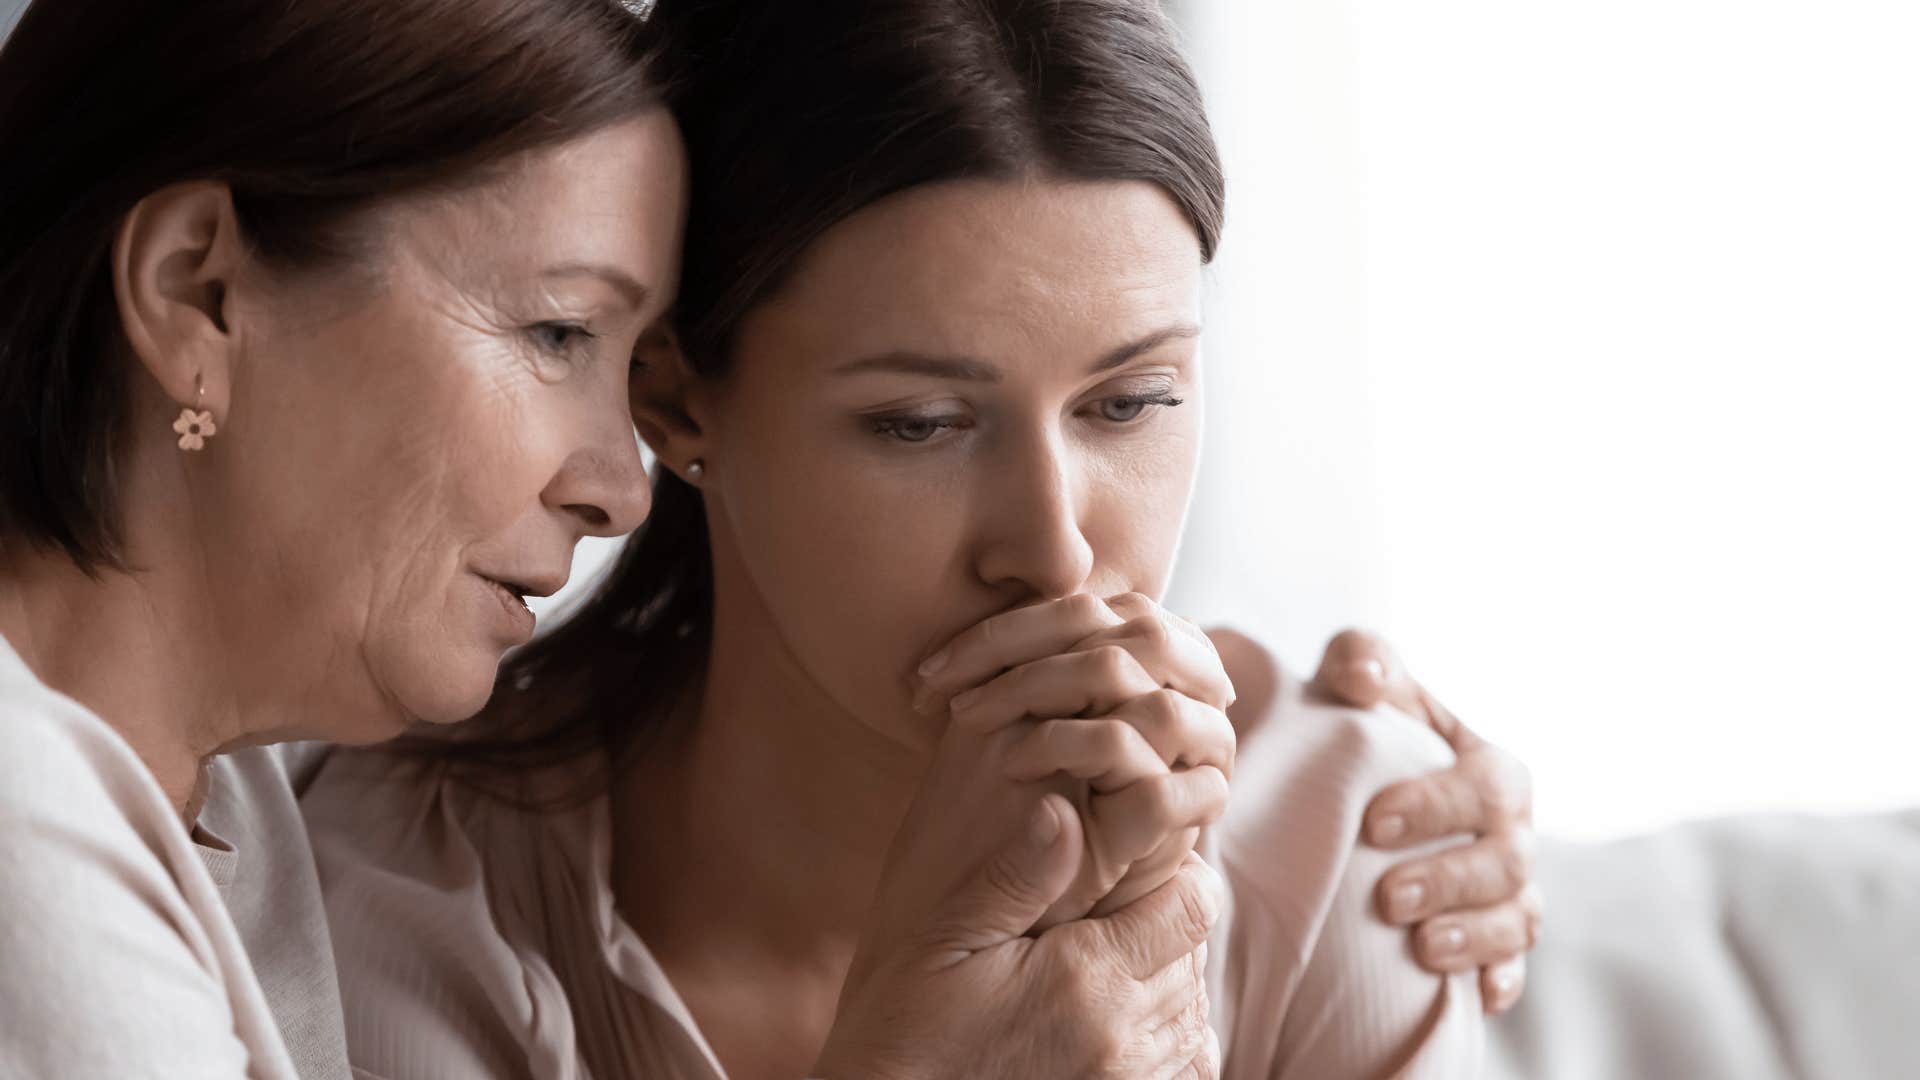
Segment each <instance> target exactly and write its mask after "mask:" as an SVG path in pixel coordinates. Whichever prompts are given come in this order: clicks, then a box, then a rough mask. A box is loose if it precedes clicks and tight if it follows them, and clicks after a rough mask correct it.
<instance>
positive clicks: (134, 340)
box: [113, 180, 246, 425]
mask: <svg viewBox="0 0 1920 1080" xmlns="http://www.w3.org/2000/svg"><path fill="white" fill-rule="evenodd" d="M245 258H246V245H245V243H244V242H243V241H242V239H241V236H240V222H239V218H238V216H237V215H236V214H235V213H234V209H233V193H232V191H231V190H229V189H228V187H227V185H225V184H223V183H219V182H215V181H207V180H198V181H190V182H187V183H180V184H174V185H171V186H169V187H165V188H162V189H161V190H159V191H156V192H154V193H153V194H151V195H149V196H147V197H146V198H144V199H142V200H140V202H139V203H138V204H136V205H135V206H134V208H133V209H132V210H130V211H128V213H127V216H126V217H125V218H124V219H123V220H122V221H121V223H120V231H119V233H118V235H117V236H116V237H115V238H114V245H113V291H114V298H115V300H116V301H117V303H118V307H119V313H120V328H121V330H122V331H123V332H124V333H125V334H126V338H127V343H128V344H129V345H130V346H131V347H132V350H133V355H134V357H135V358H136V359H137V360H138V361H139V362H140V364H141V366H142V367H144V368H145V369H146V371H147V372H148V373H149V374H150V375H152V376H153V379H154V381H155V382H156V383H158V384H159V386H160V389H161V392H162V393H164V394H165V395H166V396H167V397H168V398H170V399H171V400H172V401H173V402H174V403H175V404H177V405H179V406H181V407H183V408H192V409H195V410H206V411H208V412H211V413H212V414H213V417H214V420H215V421H216V422H217V423H219V424H222V425H224V424H225V422H226V417H227V407H228V405H229V403H230V394H231V388H232V378H233V364H234V359H235V356H236V354H237V353H238V350H239V336H238V335H237V334H236V333H235V327H234V322H233V316H234V309H235V298H234V289H233V286H234V282H235V278H236V277H237V275H238V273H239V271H240V269H241V267H242V266H243V264H244V263H245Z"/></svg>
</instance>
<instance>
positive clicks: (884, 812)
mask: <svg viewBox="0 0 1920 1080" xmlns="http://www.w3.org/2000/svg"><path fill="white" fill-rule="evenodd" d="M759 625H761V626H764V625H765V624H764V623H760V624H759ZM764 636H771V635H768V634H765V632H759V633H755V634H753V635H750V636H749V637H748V639H747V640H742V637H741V636H740V635H734V636H731V637H729V636H727V635H720V634H716V640H715V649H714V652H713V654H712V660H711V664H710V666H709V668H708V675H707V678H706V682H705V691H704V694H703V697H702V699H701V702H700V706H699V709H698V714H697V716H698V718H697V720H696V722H695V723H694V725H693V726H692V728H691V730H689V731H688V732H687V733H686V736H685V737H684V738H683V739H681V740H679V741H678V742H675V743H673V744H671V745H668V746H663V747H662V748H660V749H659V750H658V751H657V752H655V753H654V754H653V755H651V757H649V758H648V759H647V760H645V761H642V762H640V763H639V764H638V765H637V766H636V767H635V768H634V769H633V770H631V772H630V773H629V774H628V775H626V776H624V777H622V778H621V780H620V782H619V783H618V784H617V785H616V792H617V795H616V806H615V822H616V825H615V827H616V830H617V831H618V832H619V833H621V834H624V835H622V836H621V837H620V839H619V840H618V841H617V843H618V846H617V847H616V850H617V851H619V853H620V860H619V861H620V862H622V863H624V864H626V865H628V866H631V867H634V868H635V869H637V870H638V872H639V874H640V875H641V877H643V878H644V879H645V883H644V884H640V885H639V887H638V888H636V889H635V890H634V894H635V895H637V896H640V897H641V898H640V900H639V904H638V906H639V907H640V908H641V909H642V910H643V911H645V913H646V915H647V917H648V918H647V921H649V922H655V923H656V924H657V929H658V930H660V931H668V932H667V933H665V934H659V935H657V934H655V933H648V936H649V939H650V940H659V941H663V942H683V943H686V944H687V945H688V946H689V953H690V954H691V953H693V952H696V951H700V950H701V949H702V948H704V947H703V946H697V945H696V944H695V943H696V942H697V941H698V940H699V939H702V938H705V939H707V940H708V941H709V942H711V941H712V940H713V939H714V938H716V937H719V938H727V939H731V940H734V941H737V942H739V943H741V944H742V945H748V944H751V945H752V946H753V947H754V948H756V949H758V950H762V951H766V952H769V953H772V954H776V955H782V956H785V957H786V958H788V959H789V960H799V959H801V958H804V957H808V956H811V957H813V958H815V959H824V956H823V955H822V954H823V953H824V954H826V955H840V954H845V956H846V957H847V958H850V957H851V954H852V949H853V945H854V943H855V942H856V941H858V939H859V937H860V934H861V931H862V929H863V928H864V927H865V925H866V921H867V915H868V911H869V909H870V907H871V905H872V901H873V895H874V890H875V888H876V886H877V885H878V883H879V880H880V871H881V866H882V863H883V862H884V860H885V857H886V853H887V848H888V845H889V844H891V842H892V840H893V834H894V831H895V829H896V827H897V826H898V825H899V823H900V820H901V819H902V818H903V817H904V816H905V814H906V811H907V807H908V805H909V804H910V803H911V802H912V799H913V795H914V792H915V788H916V785H915V781H916V780H917V778H918V777H919V775H920V773H921V772H922V771H923V770H924V767H925V762H924V756H923V755H922V754H921V753H920V752H917V751H915V750H912V749H910V748H908V747H904V746H901V745H900V744H898V743H895V742H892V741H890V740H887V739H885V738H884V737H882V736H880V735H879V734H877V733H875V732H874V731H872V730H871V729H870V728H868V727H866V726H865V725H863V724H861V723H860V722H859V721H857V720H855V719H854V718H852V717H850V716H847V715H846V714H845V713H844V712H842V711H841V710H840V709H838V708H837V707H836V706H834V705H833V704H832V703H831V702H830V701H829V700H827V699H826V698H825V695H824V694H822V693H821V692H820V691H819V690H818V689H817V688H816V687H814V686H813V685H812V684H811V683H810V682H808V681H807V680H806V678H805V676H804V675H803V674H802V673H801V672H799V670H798V669H797V667H796V665H794V664H792V663H791V662H783V658H777V659H773V660H772V661H771V662H769V654H768V653H767V652H765V651H762V648H761V647H763V646H771V647H772V648H776V649H777V648H778V646H777V644H776V643H770V642H765V641H755V640H752V638H759V637H764ZM623 826H624V827H623ZM662 881H669V882H672V883H673V885H672V887H671V888H670V889H661V888H660V887H659V883H660V882H662ZM623 906H625V905H624V902H623ZM637 914H638V913H636V912H633V911H631V910H630V911H629V916H630V917H635V916H636V915H637ZM643 932H647V930H646V929H643ZM842 967H843V968H844V965H842Z"/></svg>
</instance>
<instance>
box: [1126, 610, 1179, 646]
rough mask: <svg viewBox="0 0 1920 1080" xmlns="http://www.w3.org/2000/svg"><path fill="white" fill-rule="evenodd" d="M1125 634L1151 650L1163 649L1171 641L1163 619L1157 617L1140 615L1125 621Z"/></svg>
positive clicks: (1169, 632) (1170, 633)
mask: <svg viewBox="0 0 1920 1080" xmlns="http://www.w3.org/2000/svg"><path fill="white" fill-rule="evenodd" d="M1126 634H1127V636H1128V637H1130V638H1134V639H1136V640H1139V641H1141V642H1144V643H1145V644H1147V645H1149V646H1151V647H1153V648H1156V649H1158V648H1164V647H1165V646H1166V645H1167V644H1168V643H1169V642H1171V641H1172V640H1173V639H1172V636H1171V635H1172V632H1171V631H1170V630H1168V628H1167V623H1166V620H1165V619H1162V618H1160V617H1159V616H1158V615H1141V616H1139V617H1137V618H1133V619H1129V620H1127V626H1126Z"/></svg>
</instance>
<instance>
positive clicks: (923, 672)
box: [920, 649, 953, 679]
mask: <svg viewBox="0 0 1920 1080" xmlns="http://www.w3.org/2000/svg"><path fill="white" fill-rule="evenodd" d="M951 659H953V650H951V649H941V650H940V651H939V652H937V653H934V654H933V655H932V656H929V657H927V658H926V659H925V660H922V661H920V677H921V678H923V679H924V678H927V677H928V676H931V675H938V674H940V670H941V669H942V668H944V667H946V666H947V661H949V660H951Z"/></svg>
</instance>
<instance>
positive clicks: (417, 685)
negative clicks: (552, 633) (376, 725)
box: [393, 647, 501, 734]
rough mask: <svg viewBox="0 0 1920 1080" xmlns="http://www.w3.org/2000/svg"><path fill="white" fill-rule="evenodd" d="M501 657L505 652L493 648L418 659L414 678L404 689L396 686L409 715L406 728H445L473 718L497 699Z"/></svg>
mask: <svg viewBox="0 0 1920 1080" xmlns="http://www.w3.org/2000/svg"><path fill="white" fill-rule="evenodd" d="M500 657H501V653H500V652H499V651H498V650H496V649H493V648H491V647H484V648H467V649H460V650H450V651H449V653H448V654H443V655H440V656H435V657H416V658H415V660H416V661H417V662H418V666H416V667H415V668H414V672H415V675H414V677H413V678H412V679H409V680H407V685H406V686H405V687H404V688H402V687H396V688H395V690H396V692H395V693H394V694H393V699H394V700H395V701H396V702H398V703H399V705H400V709H401V711H402V712H403V713H404V714H405V719H404V720H403V722H402V727H411V726H412V725H414V724H433V725H435V726H444V725H447V724H457V723H460V722H461V721H463V720H468V719H471V718H472V717H473V715H474V714H475V713H478V712H479V711H480V710H481V709H483V708H485V707H486V704H487V700H488V699H489V698H491V697H492V696H493V683H494V679H495V678H496V677H497V676H498V675H499V673H500ZM395 734H398V732H395Z"/></svg>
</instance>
